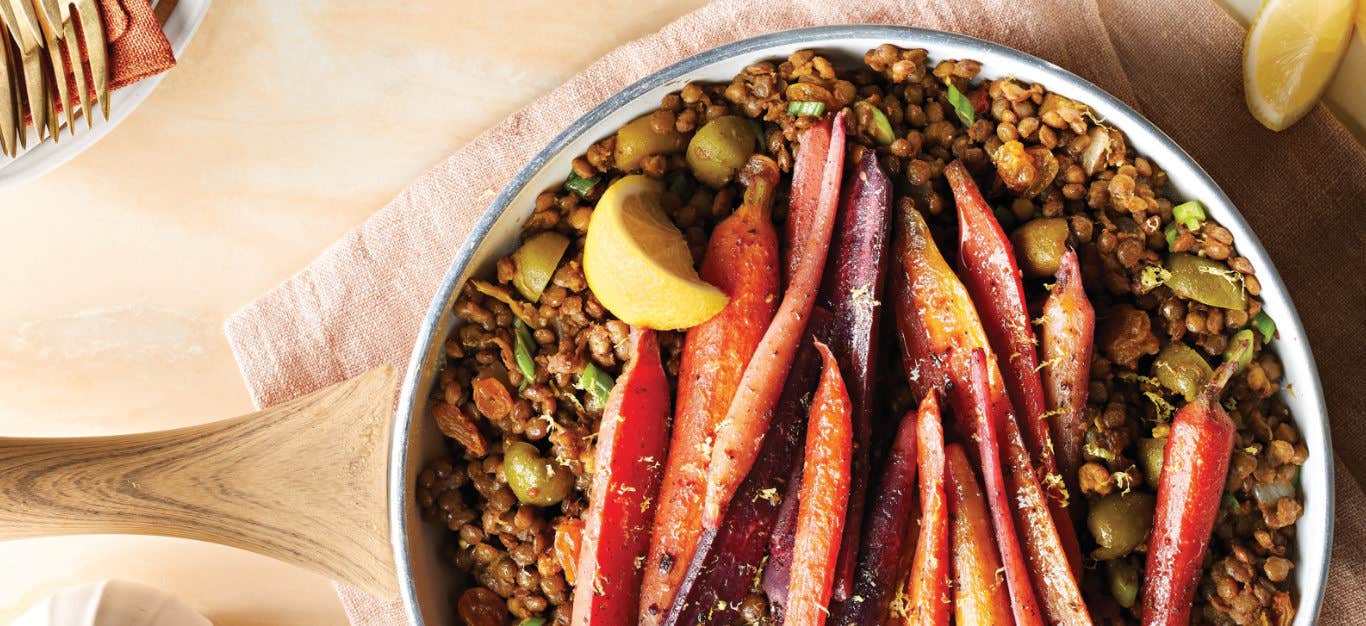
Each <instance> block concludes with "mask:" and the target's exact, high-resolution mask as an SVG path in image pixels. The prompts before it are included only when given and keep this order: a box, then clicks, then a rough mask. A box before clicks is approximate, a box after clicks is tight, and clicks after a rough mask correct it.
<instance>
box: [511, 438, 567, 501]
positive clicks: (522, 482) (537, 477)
mask: <svg viewBox="0 0 1366 626" xmlns="http://www.w3.org/2000/svg"><path fill="white" fill-rule="evenodd" d="M503 475H504V476H506V477H507V481H508V486H509V487H511V488H512V493H515V494H517V499H518V500H521V501H522V502H524V503H526V504H534V505H536V506H554V505H556V504H559V503H560V501H561V500H563V499H565V497H566V496H568V495H569V490H570V489H573V488H574V475H573V474H571V473H570V472H569V469H568V468H566V467H565V466H563V465H560V464H559V463H556V462H555V461H553V460H548V459H545V458H542V457H541V452H540V451H539V450H537V449H536V446H533V445H531V444H529V443H526V442H521V441H519V442H517V443H513V444H509V445H508V446H507V447H506V448H505V449H504V450H503Z"/></svg>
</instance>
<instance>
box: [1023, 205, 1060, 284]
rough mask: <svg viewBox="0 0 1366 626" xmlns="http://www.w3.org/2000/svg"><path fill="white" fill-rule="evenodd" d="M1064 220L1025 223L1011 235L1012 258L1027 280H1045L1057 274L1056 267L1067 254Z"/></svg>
mask: <svg viewBox="0 0 1366 626" xmlns="http://www.w3.org/2000/svg"><path fill="white" fill-rule="evenodd" d="M1067 235H1068V228H1067V220H1065V219H1063V218H1061V217H1045V218H1041V219H1037V220H1030V221H1028V222H1025V223H1024V225H1023V226H1020V227H1019V228H1017V229H1015V232H1013V233H1011V234H1010V242H1011V243H1012V244H1014V245H1015V257H1016V258H1017V259H1019V261H1020V269H1021V270H1023V271H1024V273H1025V276H1028V277H1030V278H1044V277H1047V276H1052V275H1054V274H1056V273H1058V264H1059V263H1060V262H1061V261H1062V255H1063V253H1065V252H1067Z"/></svg>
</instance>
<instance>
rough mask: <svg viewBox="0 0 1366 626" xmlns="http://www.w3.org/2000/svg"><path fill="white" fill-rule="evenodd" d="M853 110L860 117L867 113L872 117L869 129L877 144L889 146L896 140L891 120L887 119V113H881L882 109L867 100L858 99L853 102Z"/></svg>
mask: <svg viewBox="0 0 1366 626" xmlns="http://www.w3.org/2000/svg"><path fill="white" fill-rule="evenodd" d="M854 111H856V112H858V113H859V117H860V118H862V117H863V116H864V115H867V116H868V117H869V118H871V119H872V123H873V127H872V128H871V129H869V130H870V131H871V133H872V136H873V140H874V141H877V142H878V144H880V145H884V146H889V145H891V144H892V142H893V141H896V132H895V131H893V130H892V122H891V121H889V120H888V119H887V114H886V113H883V112H882V109H879V108H877V106H876V105H874V104H873V103H871V102H868V101H867V100H860V101H858V102H856V103H854Z"/></svg>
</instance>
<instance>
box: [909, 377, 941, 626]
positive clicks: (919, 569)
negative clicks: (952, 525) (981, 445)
mask: <svg viewBox="0 0 1366 626" xmlns="http://www.w3.org/2000/svg"><path fill="white" fill-rule="evenodd" d="M918 421H919V425H918V427H917V431H918V433H919V439H920V454H919V457H920V539H919V541H918V542H917V543H916V549H915V561H914V563H913V564H912V565H911V578H910V608H909V609H908V610H907V611H906V615H905V617H904V618H902V620H901V621H898V622H896V623H900V624H906V625H907V626H910V625H912V624H917V625H920V626H948V623H949V604H948V599H949V518H948V512H947V510H946V509H945V506H946V505H945V503H944V429H943V427H942V426H941V425H940V418H939V402H938V401H937V400H935V397H934V394H930V395H928V396H925V400H924V401H922V402H921V403H920V415H919V417H918Z"/></svg>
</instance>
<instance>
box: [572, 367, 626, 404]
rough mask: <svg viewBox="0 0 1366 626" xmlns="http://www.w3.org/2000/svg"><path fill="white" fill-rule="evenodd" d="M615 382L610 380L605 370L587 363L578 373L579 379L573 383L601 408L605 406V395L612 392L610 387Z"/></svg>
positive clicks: (615, 382) (614, 384) (613, 385)
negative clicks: (581, 371)
mask: <svg viewBox="0 0 1366 626" xmlns="http://www.w3.org/2000/svg"><path fill="white" fill-rule="evenodd" d="M616 384H617V381H615V380H612V377H611V376H610V375H609V374H608V373H607V372H604V371H602V368H600V367H598V366H597V365H594V364H593V363H589V364H588V367H585V368H583V373H581V374H579V380H578V382H576V383H574V387H575V388H577V389H579V390H582V391H587V392H588V395H589V396H590V397H591V398H592V400H593V405H594V406H596V407H598V408H602V407H604V406H607V396H608V394H610V393H612V387H615V386H616Z"/></svg>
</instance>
